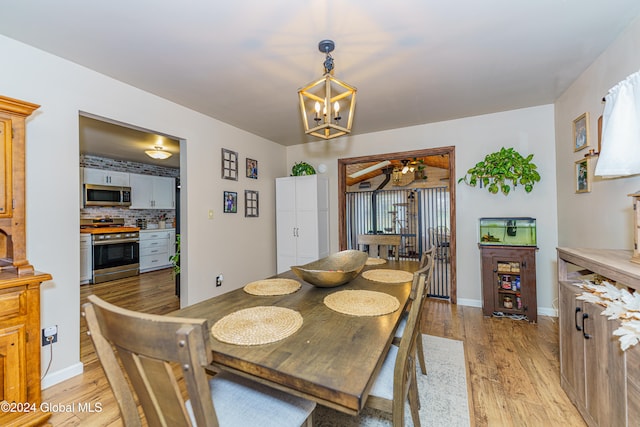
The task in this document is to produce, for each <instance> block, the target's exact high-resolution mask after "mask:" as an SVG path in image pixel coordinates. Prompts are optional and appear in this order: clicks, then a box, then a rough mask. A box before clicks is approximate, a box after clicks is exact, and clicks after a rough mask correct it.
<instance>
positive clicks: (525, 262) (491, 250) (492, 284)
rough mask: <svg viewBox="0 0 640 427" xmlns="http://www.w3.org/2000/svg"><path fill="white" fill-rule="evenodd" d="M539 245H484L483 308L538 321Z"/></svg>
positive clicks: (487, 314)
mask: <svg viewBox="0 0 640 427" xmlns="http://www.w3.org/2000/svg"><path fill="white" fill-rule="evenodd" d="M536 250H537V248H536V247H535V246H494V245H492V246H487V245H480V253H481V256H482V310H483V314H484V315H485V316H491V315H492V314H493V313H504V314H512V315H522V316H527V319H528V320H529V321H530V322H537V321H538V304H537V301H536Z"/></svg>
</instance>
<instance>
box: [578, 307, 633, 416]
mask: <svg viewBox="0 0 640 427" xmlns="http://www.w3.org/2000/svg"><path fill="white" fill-rule="evenodd" d="M584 310H585V313H586V314H587V315H588V316H589V317H588V318H587V319H585V322H584V328H585V333H586V334H588V336H589V337H590V338H589V339H585V366H586V371H585V375H586V397H587V410H588V411H589V413H590V414H591V416H592V417H593V419H594V420H595V421H596V422H597V423H598V425H600V426H624V425H625V423H626V394H625V389H624V386H622V385H623V384H625V381H626V378H625V377H626V375H625V368H624V363H625V362H624V353H623V352H622V350H621V349H620V343H619V341H618V338H617V337H615V336H614V335H613V331H614V330H615V329H617V328H618V326H619V323H618V322H615V321H611V320H607V318H606V317H605V316H602V315H600V313H601V312H602V310H603V308H602V307H600V306H599V305H596V304H591V303H585V304H584Z"/></svg>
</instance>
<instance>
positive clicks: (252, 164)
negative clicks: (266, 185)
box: [247, 157, 258, 179]
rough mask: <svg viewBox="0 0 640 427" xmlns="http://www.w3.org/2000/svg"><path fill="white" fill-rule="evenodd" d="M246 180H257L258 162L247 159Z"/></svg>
mask: <svg viewBox="0 0 640 427" xmlns="http://www.w3.org/2000/svg"><path fill="white" fill-rule="evenodd" d="M247 178H251V179H258V161H257V160H253V159H250V158H248V157H247Z"/></svg>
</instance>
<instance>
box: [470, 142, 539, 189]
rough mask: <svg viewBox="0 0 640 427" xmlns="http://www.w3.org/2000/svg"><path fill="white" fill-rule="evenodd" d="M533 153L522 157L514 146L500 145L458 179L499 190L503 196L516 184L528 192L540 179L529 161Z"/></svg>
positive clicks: (535, 167)
mask: <svg viewBox="0 0 640 427" xmlns="http://www.w3.org/2000/svg"><path fill="white" fill-rule="evenodd" d="M532 159H533V154H529V155H528V156H527V157H523V156H522V155H521V154H520V153H518V152H517V151H516V150H515V149H514V148H504V147H502V148H501V149H500V151H496V152H495V153H491V154H487V155H486V156H485V158H484V160H483V161H481V162H478V163H476V165H475V166H474V167H472V168H471V169H469V170H468V171H467V174H466V175H465V176H463V177H462V178H460V179H459V180H458V183H460V182H464V183H465V184H467V185H470V186H472V187H475V186H476V185H478V184H479V185H480V188H482V187H483V186H484V187H486V188H487V190H488V191H489V192H490V193H492V194H496V193H497V192H498V191H501V192H502V193H503V194H504V195H505V196H506V195H508V194H509V193H510V192H511V187H512V186H513V188H515V187H516V186H517V185H518V184H521V185H523V186H524V191H526V192H527V193H530V192H531V190H533V186H534V185H535V183H536V182H538V181H540V174H539V173H538V171H537V170H536V169H537V168H538V167H537V166H536V165H535V164H534V163H532V162H531V160H532Z"/></svg>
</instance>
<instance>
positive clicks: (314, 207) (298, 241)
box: [276, 175, 329, 274]
mask: <svg viewBox="0 0 640 427" xmlns="http://www.w3.org/2000/svg"><path fill="white" fill-rule="evenodd" d="M276 239H277V270H278V274H279V273H283V272H285V271H287V270H289V269H290V267H291V266H292V265H300V264H306V263H308V262H312V261H315V260H318V259H320V258H323V257H325V256H327V255H329V181H328V179H327V178H324V177H320V176H318V175H308V176H290V177H286V178H277V179H276Z"/></svg>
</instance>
